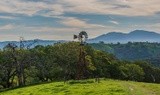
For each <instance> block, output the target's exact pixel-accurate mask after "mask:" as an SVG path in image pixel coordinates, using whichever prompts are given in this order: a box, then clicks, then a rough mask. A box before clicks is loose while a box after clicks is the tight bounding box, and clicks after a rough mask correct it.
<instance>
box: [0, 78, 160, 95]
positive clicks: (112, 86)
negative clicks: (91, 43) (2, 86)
mask: <svg viewBox="0 0 160 95" xmlns="http://www.w3.org/2000/svg"><path fill="white" fill-rule="evenodd" d="M0 95H160V84H153V83H143V82H133V81H119V80H111V79H100V82H99V83H97V82H95V80H94V79H88V80H79V81H77V80H70V81H68V82H66V83H64V82H63V81H62V82H50V83H43V84H38V85H32V86H26V87H21V88H16V89H10V90H6V91H3V92H0Z"/></svg>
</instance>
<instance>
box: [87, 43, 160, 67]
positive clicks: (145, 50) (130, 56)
mask: <svg viewBox="0 0 160 95" xmlns="http://www.w3.org/2000/svg"><path fill="white" fill-rule="evenodd" d="M90 45H91V46H92V47H93V48H95V49H97V50H101V51H105V52H109V53H112V54H114V55H115V56H116V57H117V58H118V59H122V60H130V61H135V60H145V61H148V62H149V63H151V64H153V65H155V66H160V43H149V42H128V43H126V44H121V43H117V44H105V43H103V42H100V43H94V44H90Z"/></svg>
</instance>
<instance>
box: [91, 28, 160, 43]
mask: <svg viewBox="0 0 160 95" xmlns="http://www.w3.org/2000/svg"><path fill="white" fill-rule="evenodd" d="M100 41H103V42H105V43H117V42H120V43H127V42H129V41H130V42H147V41H148V42H160V34H158V33H156V32H151V31H145V30H135V31H132V32H130V33H119V32H110V33H107V34H103V35H100V36H98V37H96V38H93V39H90V40H88V42H89V43H99V42H100Z"/></svg>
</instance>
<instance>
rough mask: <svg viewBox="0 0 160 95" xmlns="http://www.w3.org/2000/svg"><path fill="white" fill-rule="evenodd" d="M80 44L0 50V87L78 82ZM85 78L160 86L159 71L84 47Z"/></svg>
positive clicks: (145, 64) (148, 65) (155, 68)
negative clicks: (52, 82)
mask: <svg viewBox="0 0 160 95" xmlns="http://www.w3.org/2000/svg"><path fill="white" fill-rule="evenodd" d="M79 48H80V46H79V43H76V42H69V43H61V44H60V43H58V44H55V45H53V46H45V47H44V46H36V47H35V48H32V49H25V48H18V47H16V46H14V45H12V46H10V45H8V46H6V47H5V48H4V50H2V51H0V87H1V88H2V89H4V88H12V87H17V86H24V85H30V84H35V83H41V82H48V81H56V80H58V81H60V80H63V81H67V80H70V79H76V74H77V62H78V59H79ZM83 49H84V51H85V52H84V53H85V60H86V65H87V67H86V68H85V77H84V79H88V78H95V77H96V78H97V77H105V78H112V79H120V80H132V81H144V82H155V83H160V75H159V73H160V68H158V67H154V66H152V65H150V64H149V63H147V62H143V61H134V62H129V61H121V60H119V59H117V58H116V57H115V56H114V55H112V54H110V53H107V52H103V51H100V50H95V49H93V48H92V47H91V46H89V45H86V46H84V47H83Z"/></svg>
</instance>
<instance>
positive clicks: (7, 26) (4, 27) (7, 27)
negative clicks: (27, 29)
mask: <svg viewBox="0 0 160 95" xmlns="http://www.w3.org/2000/svg"><path fill="white" fill-rule="evenodd" d="M13 28H14V25H12V24H7V25H3V26H0V30H10V29H13Z"/></svg>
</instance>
